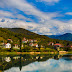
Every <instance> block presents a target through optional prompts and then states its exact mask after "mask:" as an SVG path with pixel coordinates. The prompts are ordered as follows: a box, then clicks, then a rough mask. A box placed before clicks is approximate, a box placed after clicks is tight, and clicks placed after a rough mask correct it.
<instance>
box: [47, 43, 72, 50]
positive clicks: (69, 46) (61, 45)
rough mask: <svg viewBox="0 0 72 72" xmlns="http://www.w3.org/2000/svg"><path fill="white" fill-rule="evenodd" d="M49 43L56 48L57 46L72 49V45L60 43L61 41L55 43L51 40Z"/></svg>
mask: <svg viewBox="0 0 72 72" xmlns="http://www.w3.org/2000/svg"><path fill="white" fill-rule="evenodd" d="M48 45H52V46H53V47H54V48H55V49H56V48H67V47H68V48H70V49H72V45H68V46H64V45H63V44H60V43H55V44H54V43H53V42H49V43H48Z"/></svg>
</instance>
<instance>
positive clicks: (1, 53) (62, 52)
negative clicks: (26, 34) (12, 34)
mask: <svg viewBox="0 0 72 72" xmlns="http://www.w3.org/2000/svg"><path fill="white" fill-rule="evenodd" d="M3 54H6V55H9V54H17V55H19V54H31V55H32V54H33V55H34V54H72V52H66V51H60V52H0V55H3Z"/></svg>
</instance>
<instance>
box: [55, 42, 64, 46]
mask: <svg viewBox="0 0 72 72" xmlns="http://www.w3.org/2000/svg"><path fill="white" fill-rule="evenodd" d="M54 46H55V47H63V46H62V45H61V44H60V43H56V44H54Z"/></svg>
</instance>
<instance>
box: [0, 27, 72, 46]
mask: <svg viewBox="0 0 72 72" xmlns="http://www.w3.org/2000/svg"><path fill="white" fill-rule="evenodd" d="M0 37H3V38H4V39H5V40H7V39H8V38H11V39H12V40H13V42H14V43H16V42H17V41H18V40H19V37H20V38H21V39H23V38H24V37H26V38H27V39H37V40H38V43H39V44H40V45H43V46H47V44H48V43H49V42H54V43H56V42H59V43H61V44H64V45H66V44H67V43H69V44H72V42H71V41H64V40H58V39H52V38H49V37H47V36H44V35H38V34H36V33H33V32H30V31H28V30H26V29H22V28H0Z"/></svg>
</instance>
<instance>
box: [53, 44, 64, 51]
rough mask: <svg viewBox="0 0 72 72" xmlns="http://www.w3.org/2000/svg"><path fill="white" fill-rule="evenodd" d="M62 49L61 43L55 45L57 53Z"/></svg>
mask: <svg viewBox="0 0 72 72" xmlns="http://www.w3.org/2000/svg"><path fill="white" fill-rule="evenodd" d="M60 47H63V46H62V45H61V44H60V43H56V44H54V48H55V49H56V50H57V51H59V50H60Z"/></svg>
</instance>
